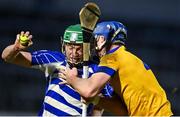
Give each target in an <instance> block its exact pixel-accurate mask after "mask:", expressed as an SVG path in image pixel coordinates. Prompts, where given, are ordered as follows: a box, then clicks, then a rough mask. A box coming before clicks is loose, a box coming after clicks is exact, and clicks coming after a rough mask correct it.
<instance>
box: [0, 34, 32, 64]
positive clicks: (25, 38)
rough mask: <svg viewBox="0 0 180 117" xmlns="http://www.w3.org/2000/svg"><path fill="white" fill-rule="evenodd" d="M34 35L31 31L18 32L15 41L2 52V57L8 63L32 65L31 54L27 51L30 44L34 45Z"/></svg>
mask: <svg viewBox="0 0 180 117" xmlns="http://www.w3.org/2000/svg"><path fill="white" fill-rule="evenodd" d="M31 39H32V35H30V32H29V31H27V32H24V31H21V33H20V34H17V36H16V40H15V43H14V44H12V45H9V46H7V47H6V48H5V49H4V50H3V52H2V55H1V56H2V59H4V61H6V62H8V63H13V64H16V65H20V66H24V67H30V66H31V54H30V53H29V52H25V51H24V50H25V49H27V48H28V47H29V46H31V45H32V40H31Z"/></svg>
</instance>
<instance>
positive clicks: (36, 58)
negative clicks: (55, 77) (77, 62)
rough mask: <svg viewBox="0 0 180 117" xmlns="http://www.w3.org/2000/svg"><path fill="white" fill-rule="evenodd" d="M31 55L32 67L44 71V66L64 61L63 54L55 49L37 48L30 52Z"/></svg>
mask: <svg viewBox="0 0 180 117" xmlns="http://www.w3.org/2000/svg"><path fill="white" fill-rule="evenodd" d="M31 55H32V61H31V65H32V68H36V69H40V70H42V71H45V68H46V67H48V66H49V65H51V64H52V63H57V62H64V60H65V56H64V55H63V54H62V53H60V52H56V51H49V50H39V51H35V52H32V53H31Z"/></svg>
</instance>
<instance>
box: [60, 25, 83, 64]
mask: <svg viewBox="0 0 180 117" xmlns="http://www.w3.org/2000/svg"><path fill="white" fill-rule="evenodd" d="M61 41H62V52H63V53H64V54H65V55H66V51H65V46H66V45H67V44H69V45H72V46H74V45H79V44H83V35H82V29H81V26H80V24H76V25H71V26H69V27H68V28H67V29H66V30H65V32H64V36H63V38H62V39H61ZM66 56H67V55H66ZM67 62H68V63H69V65H70V66H72V67H73V66H76V65H77V66H79V65H78V64H82V61H80V62H77V63H73V62H72V61H71V60H68V58H67Z"/></svg>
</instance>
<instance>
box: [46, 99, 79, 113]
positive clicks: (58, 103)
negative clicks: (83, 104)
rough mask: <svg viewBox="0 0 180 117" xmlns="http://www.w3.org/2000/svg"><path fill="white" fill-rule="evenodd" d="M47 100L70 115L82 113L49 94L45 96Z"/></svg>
mask: <svg viewBox="0 0 180 117" xmlns="http://www.w3.org/2000/svg"><path fill="white" fill-rule="evenodd" d="M45 102H46V103H48V104H49V105H51V106H53V107H55V108H57V109H58V110H62V111H63V112H66V113H68V114H70V115H80V113H79V112H78V111H76V110H75V109H73V108H71V107H69V106H67V105H65V104H63V103H61V102H59V101H57V100H55V99H53V98H51V97H49V96H46V97H45ZM43 114H44V113H43Z"/></svg>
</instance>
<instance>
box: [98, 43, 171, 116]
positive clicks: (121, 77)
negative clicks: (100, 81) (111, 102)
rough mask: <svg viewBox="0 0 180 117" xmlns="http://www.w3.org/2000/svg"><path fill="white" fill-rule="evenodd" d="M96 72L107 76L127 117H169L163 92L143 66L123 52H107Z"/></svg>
mask: <svg viewBox="0 0 180 117" xmlns="http://www.w3.org/2000/svg"><path fill="white" fill-rule="evenodd" d="M97 72H104V73H106V74H108V75H109V76H111V80H110V83H111V85H112V87H113V88H114V91H115V92H116V93H117V94H118V95H119V96H121V97H122V99H123V101H124V103H125V104H126V106H127V109H128V113H129V115H144V116H145V115H147V116H149V115H159V116H170V115H172V112H171V106H170V102H169V101H168V100H167V97H166V93H165V91H164V90H163V89H162V88H161V86H160V85H159V83H158V81H157V79H156V77H155V76H154V74H153V72H152V71H151V69H150V68H149V66H148V65H147V64H145V63H144V62H143V61H141V60H140V59H139V58H138V57H136V56H135V55H133V54H132V53H130V52H128V51H126V50H125V47H124V46H120V47H117V48H115V49H113V50H110V51H109V52H108V53H107V54H106V55H105V56H103V57H102V58H101V60H100V64H99V66H98V70H97Z"/></svg>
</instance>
